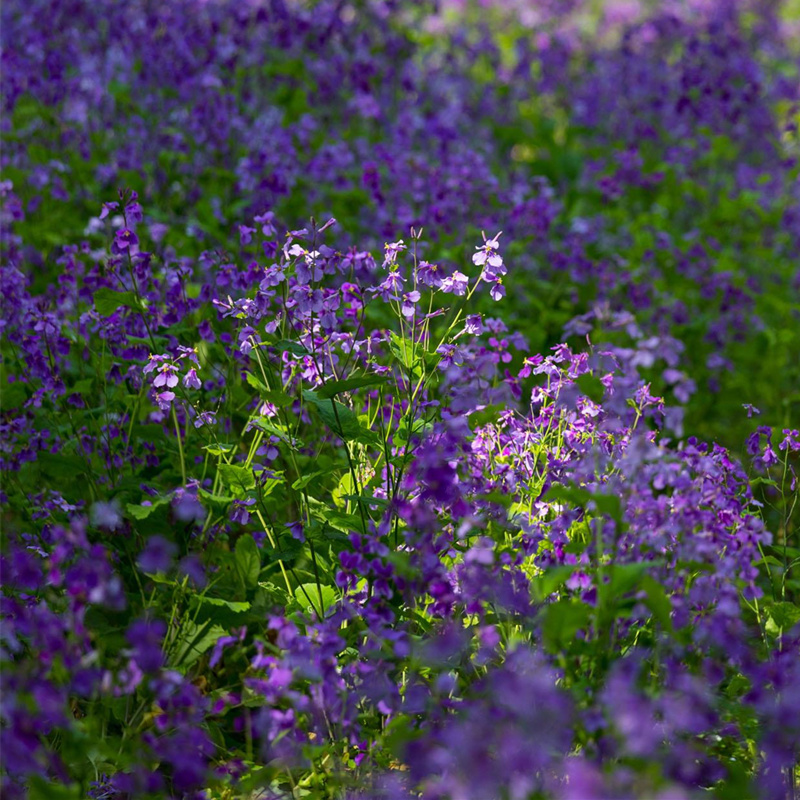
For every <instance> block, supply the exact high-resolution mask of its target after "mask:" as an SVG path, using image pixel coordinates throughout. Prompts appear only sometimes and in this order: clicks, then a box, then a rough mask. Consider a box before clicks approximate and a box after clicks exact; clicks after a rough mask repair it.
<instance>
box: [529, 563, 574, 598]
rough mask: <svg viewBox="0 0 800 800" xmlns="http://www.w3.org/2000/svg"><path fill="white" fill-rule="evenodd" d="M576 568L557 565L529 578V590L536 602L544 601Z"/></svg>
mask: <svg viewBox="0 0 800 800" xmlns="http://www.w3.org/2000/svg"><path fill="white" fill-rule="evenodd" d="M576 569H577V567H576V566H566V565H565V566H558V567H551V568H550V569H547V570H545V571H544V572H543V573H542V574H541V575H537V576H536V577H534V578H532V579H531V592H532V594H533V597H534V599H535V600H537V601H538V602H540V603H541V602H542V601H544V600H545V599H546V598H548V597H549V596H550V595H551V594H553V592H555V591H557V590H558V589H560V588H561V587H562V586H563V585H564V583H565V582H566V581H567V579H568V578H569V577H570V575H572V573H573V572H575V570H576Z"/></svg>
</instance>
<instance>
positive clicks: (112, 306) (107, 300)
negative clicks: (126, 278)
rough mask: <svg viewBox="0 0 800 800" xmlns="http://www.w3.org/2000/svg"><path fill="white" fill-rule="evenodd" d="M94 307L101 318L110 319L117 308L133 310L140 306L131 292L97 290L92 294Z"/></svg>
mask: <svg viewBox="0 0 800 800" xmlns="http://www.w3.org/2000/svg"><path fill="white" fill-rule="evenodd" d="M93 299H94V307H95V309H96V310H97V313H98V314H100V315H101V316H103V317H110V316H111V315H112V314H113V313H114V312H115V311H116V310H117V309H118V308H123V307H124V308H135V309H138V310H141V305H140V304H139V301H138V300H137V299H136V295H135V294H134V293H133V292H115V291H114V290H113V289H107V288H103V289H98V290H97V291H96V292H95V293H94V298H93Z"/></svg>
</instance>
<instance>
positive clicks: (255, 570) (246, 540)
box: [234, 534, 261, 589]
mask: <svg viewBox="0 0 800 800" xmlns="http://www.w3.org/2000/svg"><path fill="white" fill-rule="evenodd" d="M234 555H235V559H236V562H235V563H236V570H237V572H238V573H239V576H240V577H241V579H242V583H243V584H244V585H245V588H246V589H255V588H256V586H258V574H259V573H260V572H261V553H260V552H259V549H258V545H257V544H256V542H255V539H253V537H252V536H250V534H246V535H245V536H241V537H239V539H237V541H236V547H235V549H234Z"/></svg>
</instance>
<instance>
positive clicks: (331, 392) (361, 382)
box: [316, 375, 388, 400]
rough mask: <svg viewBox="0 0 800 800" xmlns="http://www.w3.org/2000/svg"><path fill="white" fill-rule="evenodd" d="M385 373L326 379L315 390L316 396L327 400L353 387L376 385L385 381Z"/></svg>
mask: <svg viewBox="0 0 800 800" xmlns="http://www.w3.org/2000/svg"><path fill="white" fill-rule="evenodd" d="M387 382H388V379H387V378H386V376H385V375H365V376H364V377H362V378H345V379H344V380H340V381H328V382H327V383H326V384H325V385H324V386H321V387H320V388H319V389H317V390H316V392H317V397H321V398H322V399H323V400H329V399H330V398H331V397H335V396H336V395H337V394H341V393H342V392H351V391H352V390H353V389H361V388H363V387H365V386H378V385H379V384H383V383H387Z"/></svg>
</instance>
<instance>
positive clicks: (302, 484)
mask: <svg viewBox="0 0 800 800" xmlns="http://www.w3.org/2000/svg"><path fill="white" fill-rule="evenodd" d="M327 474H328V473H327V471H325V470H322V471H319V472H311V473H309V474H308V475H303V477H302V478H298V479H297V480H296V481H295V482H294V483H293V484H292V489H295V490H298V491H299V490H300V489H305V488H306V486H308V484H309V483H311V481H313V480H314V478H318V477H319V476H320V475H327Z"/></svg>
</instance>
